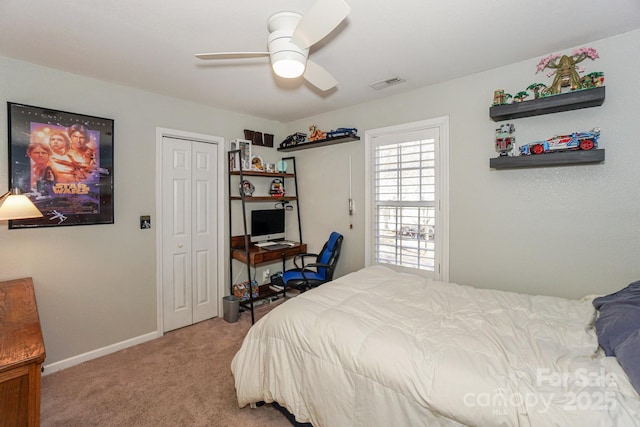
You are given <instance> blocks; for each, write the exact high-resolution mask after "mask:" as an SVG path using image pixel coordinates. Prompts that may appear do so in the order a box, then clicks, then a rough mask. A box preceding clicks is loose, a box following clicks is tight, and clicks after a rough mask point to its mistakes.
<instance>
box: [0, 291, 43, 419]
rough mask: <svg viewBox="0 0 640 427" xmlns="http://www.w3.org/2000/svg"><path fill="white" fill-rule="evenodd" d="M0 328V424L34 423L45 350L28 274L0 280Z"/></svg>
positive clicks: (38, 401) (36, 417)
mask: <svg viewBox="0 0 640 427" xmlns="http://www.w3.org/2000/svg"><path fill="white" fill-rule="evenodd" d="M0 331H2V332H1V333H0V414H1V416H0V426H38V425H40V379H41V377H40V369H41V366H42V363H43V362H44V358H45V350H44V341H43V339H42V331H41V329H40V319H39V316H38V308H37V306H36V297H35V293H34V291H33V282H32V280H31V278H25V279H17V280H9V281H6V282H0Z"/></svg>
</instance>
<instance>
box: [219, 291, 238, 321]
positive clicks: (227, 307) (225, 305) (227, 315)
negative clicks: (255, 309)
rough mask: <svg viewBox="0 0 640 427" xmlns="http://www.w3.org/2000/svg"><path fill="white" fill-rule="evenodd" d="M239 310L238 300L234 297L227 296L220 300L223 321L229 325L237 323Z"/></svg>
mask: <svg viewBox="0 0 640 427" xmlns="http://www.w3.org/2000/svg"><path fill="white" fill-rule="evenodd" d="M239 310H240V299H239V298H238V297H236V296H234V295H227V296H226V297H224V298H222V311H223V312H224V320H226V321H227V322H229V323H234V322H237V321H238V312H239Z"/></svg>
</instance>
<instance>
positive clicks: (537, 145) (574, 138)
mask: <svg viewBox="0 0 640 427" xmlns="http://www.w3.org/2000/svg"><path fill="white" fill-rule="evenodd" d="M598 139H600V129H599V128H594V129H593V130H591V131H589V132H574V133H572V134H567V135H556V136H554V137H553V138H549V139H546V140H544V141H535V142H530V143H529V144H526V145H523V146H522V147H520V155H521V156H528V155H530V154H543V153H550V152H553V151H568V150H585V151H587V150H591V149H593V148H596V147H597V146H598Z"/></svg>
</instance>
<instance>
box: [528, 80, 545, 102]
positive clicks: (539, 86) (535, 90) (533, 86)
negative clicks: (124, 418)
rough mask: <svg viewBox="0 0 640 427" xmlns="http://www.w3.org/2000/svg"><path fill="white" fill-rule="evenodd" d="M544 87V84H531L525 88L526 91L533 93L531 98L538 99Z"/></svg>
mask: <svg viewBox="0 0 640 427" xmlns="http://www.w3.org/2000/svg"><path fill="white" fill-rule="evenodd" d="M546 87H547V85H546V84H544V83H531V84H530V85H529V86H527V90H531V91H533V97H534V98H535V99H538V98H540V91H541V90H542V89H545V88H546Z"/></svg>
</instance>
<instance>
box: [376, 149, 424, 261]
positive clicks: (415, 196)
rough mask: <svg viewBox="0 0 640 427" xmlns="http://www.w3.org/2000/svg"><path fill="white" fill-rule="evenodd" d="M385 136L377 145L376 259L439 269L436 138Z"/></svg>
mask: <svg viewBox="0 0 640 427" xmlns="http://www.w3.org/2000/svg"><path fill="white" fill-rule="evenodd" d="M384 139H385V141H384V142H382V141H380V143H376V144H375V148H374V168H373V172H374V176H373V183H374V197H375V202H374V204H375V213H374V227H375V231H374V235H375V237H374V239H375V243H374V257H375V261H376V262H377V263H382V264H392V265H396V266H402V267H408V268H417V269H421V270H428V271H434V268H435V249H436V248H435V240H434V238H435V233H436V222H435V221H436V158H435V143H436V140H435V138H431V137H427V138H424V137H423V138H422V139H413V140H410V141H402V142H388V138H384Z"/></svg>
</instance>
